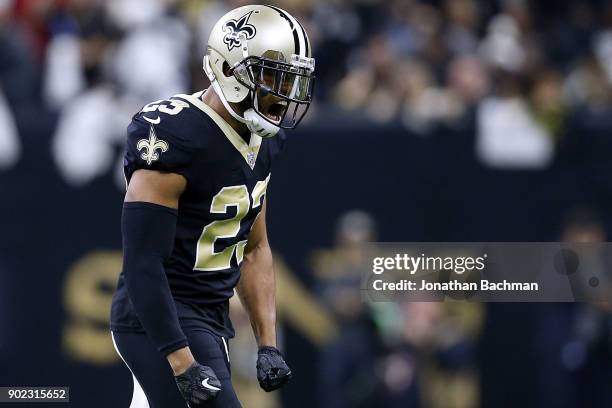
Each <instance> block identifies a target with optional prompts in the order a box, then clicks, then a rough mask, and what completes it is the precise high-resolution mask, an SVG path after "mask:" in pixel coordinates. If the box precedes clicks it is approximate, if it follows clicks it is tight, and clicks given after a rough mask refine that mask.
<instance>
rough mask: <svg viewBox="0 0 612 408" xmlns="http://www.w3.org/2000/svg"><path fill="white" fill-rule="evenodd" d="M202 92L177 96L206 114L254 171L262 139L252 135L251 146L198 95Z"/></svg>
mask: <svg viewBox="0 0 612 408" xmlns="http://www.w3.org/2000/svg"><path fill="white" fill-rule="evenodd" d="M200 94H201V93H200V92H196V93H194V94H193V95H185V94H180V95H176V96H177V97H179V98H182V99H185V100H187V101H189V102H190V103H191V104H192V105H193V106H195V107H197V108H199V109H200V110H201V111H202V112H204V113H206V114H207V115H208V116H209V117H210V118H211V119H212V120H213V121H214V122H215V123H216V124H217V126H219V129H221V131H222V132H223V134H224V135H225V137H227V139H228V140H229V141H230V142H231V144H232V145H233V146H234V147H235V148H236V150H238V152H239V153H240V154H241V155H242V157H243V158H244V160H245V161H246V162H247V164H248V165H249V166H250V167H251V169H253V168H254V167H255V162H256V161H257V154H258V153H259V148H260V146H261V137H260V136H257V135H254V134H251V141H250V143H249V144H247V142H245V141H244V139H243V138H242V137H241V136H240V135H239V134H238V133H237V132H236V131H235V130H234V128H232V127H231V126H230V125H229V124H228V123H227V122H226V121H225V120H224V119H223V118H222V117H221V116H219V114H218V113H217V112H215V111H214V110H213V109H212V108H211V107H210V106H208V105H206V104H205V103H204V102H203V101H202V100H201V99H200V98H199V96H198V95H200Z"/></svg>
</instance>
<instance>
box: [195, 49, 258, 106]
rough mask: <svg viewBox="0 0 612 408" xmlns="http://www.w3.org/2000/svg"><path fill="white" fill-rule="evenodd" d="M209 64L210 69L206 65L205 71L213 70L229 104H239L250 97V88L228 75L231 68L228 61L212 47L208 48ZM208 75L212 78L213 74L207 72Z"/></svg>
mask: <svg viewBox="0 0 612 408" xmlns="http://www.w3.org/2000/svg"><path fill="white" fill-rule="evenodd" d="M208 62H209V66H208V67H207V66H206V65H207V64H206V63H204V69H205V70H206V71H208V69H210V70H212V74H213V75H214V77H215V78H216V79H217V83H218V84H219V87H220V88H221V92H223V96H225V99H226V100H227V101H228V102H231V103H239V102H242V101H243V100H245V99H246V97H247V96H249V88H247V87H246V86H244V85H242V84H241V83H240V82H238V80H237V79H236V77H234V75H226V74H227V67H229V65H228V63H227V61H226V60H225V58H223V56H222V55H221V54H219V53H218V52H217V51H215V50H214V49H213V48H210V47H209V48H208ZM224 65H225V67H224ZM207 74H208V76H209V77H210V74H211V73H209V72H207Z"/></svg>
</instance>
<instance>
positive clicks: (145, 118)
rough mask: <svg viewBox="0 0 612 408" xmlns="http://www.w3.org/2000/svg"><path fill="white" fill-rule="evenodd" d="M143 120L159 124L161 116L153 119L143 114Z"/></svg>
mask: <svg viewBox="0 0 612 408" xmlns="http://www.w3.org/2000/svg"><path fill="white" fill-rule="evenodd" d="M143 118H144V120H146V121H147V122H149V123H152V124H154V125H159V122H161V118H160V117H159V116H158V117H157V118H155V119H151V118H147V117H146V116H143Z"/></svg>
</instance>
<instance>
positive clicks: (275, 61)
mask: <svg viewBox="0 0 612 408" xmlns="http://www.w3.org/2000/svg"><path fill="white" fill-rule="evenodd" d="M313 72H314V59H313V58H307V57H299V56H297V55H293V56H292V58H291V61H290V62H286V60H285V57H284V56H283V54H282V53H280V52H277V51H266V52H265V53H264V54H263V55H262V56H261V57H258V56H249V57H247V58H245V59H243V60H242V61H241V62H239V63H238V64H236V65H235V66H234V67H233V68H232V73H233V75H234V77H235V78H236V79H237V80H238V82H240V83H241V84H242V85H243V86H245V87H247V88H248V89H249V90H250V91H251V92H249V93H250V96H251V106H252V108H253V110H254V111H255V112H256V113H257V114H258V115H259V116H261V117H262V118H263V119H264V120H265V121H267V122H269V123H270V124H272V125H274V126H277V127H279V128H282V129H293V128H295V127H296V126H297V125H298V124H299V123H300V121H301V120H302V118H303V117H304V115H305V114H306V112H307V111H308V107H309V106H310V102H311V101H312V90H313V86H314V78H315V77H314V74H313Z"/></svg>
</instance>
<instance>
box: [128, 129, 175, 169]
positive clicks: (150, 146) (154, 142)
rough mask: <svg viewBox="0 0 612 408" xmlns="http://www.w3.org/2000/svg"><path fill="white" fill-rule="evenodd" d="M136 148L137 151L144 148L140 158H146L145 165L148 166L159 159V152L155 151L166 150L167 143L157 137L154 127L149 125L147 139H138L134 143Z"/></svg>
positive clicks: (162, 151)
mask: <svg viewBox="0 0 612 408" xmlns="http://www.w3.org/2000/svg"><path fill="white" fill-rule="evenodd" d="M136 149H138V151H141V150H143V149H144V152H142V154H141V155H140V158H141V159H142V160H146V162H147V165H148V166H150V165H151V163H153V162H154V161H156V160H158V159H159V155H160V153H157V150H161V153H164V152H167V151H168V143H166V141H164V140H161V139H158V138H157V135H156V134H155V129H154V128H153V126H151V127H150V129H149V139H148V140H147V139H140V140H139V141H138V144H136Z"/></svg>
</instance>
